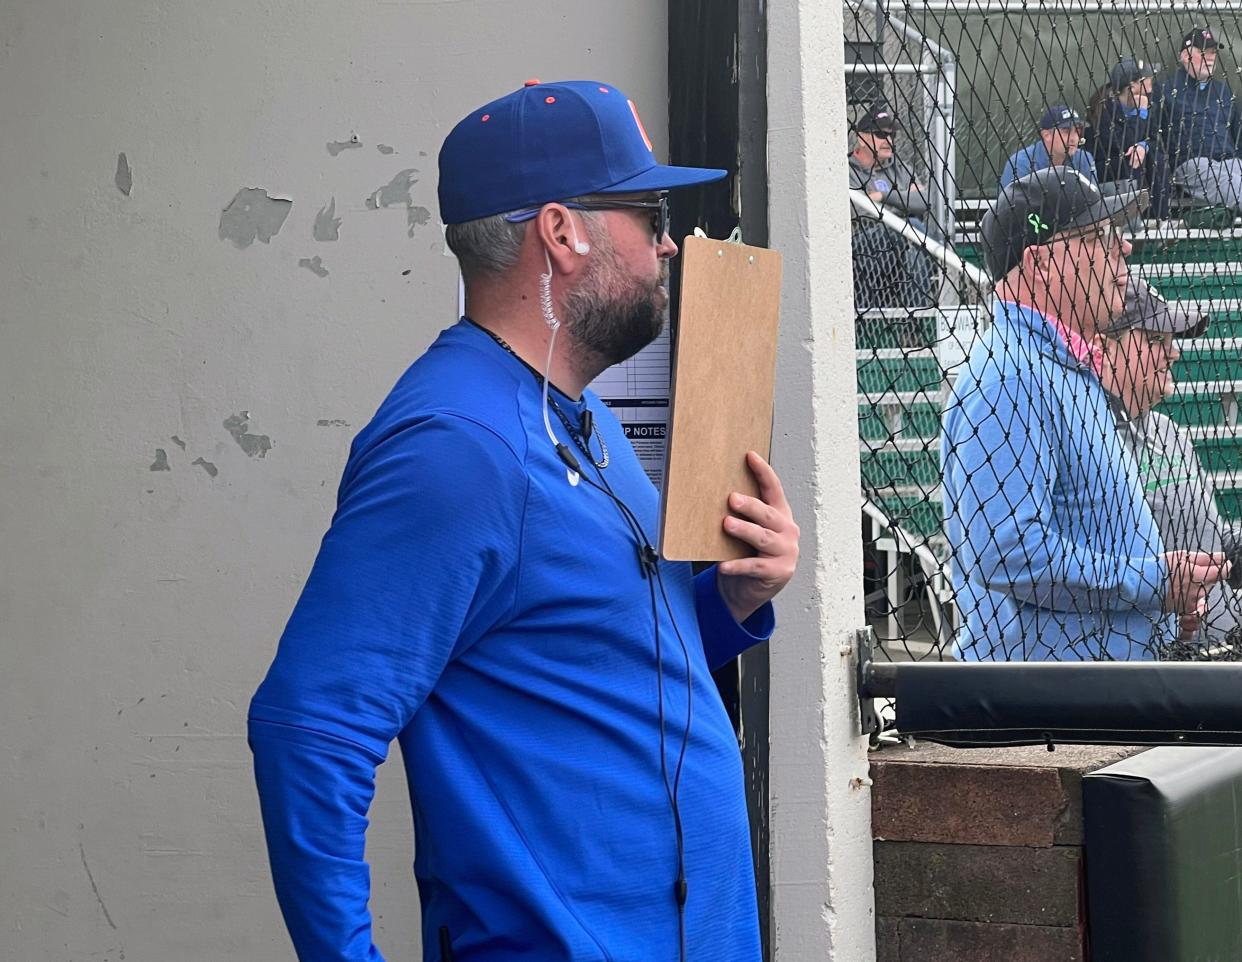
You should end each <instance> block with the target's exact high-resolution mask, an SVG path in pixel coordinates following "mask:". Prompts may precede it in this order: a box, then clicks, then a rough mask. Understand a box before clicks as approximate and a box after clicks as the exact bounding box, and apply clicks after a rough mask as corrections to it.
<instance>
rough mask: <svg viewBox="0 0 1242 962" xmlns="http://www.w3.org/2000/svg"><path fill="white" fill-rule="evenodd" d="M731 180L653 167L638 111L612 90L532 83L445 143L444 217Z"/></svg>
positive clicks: (451, 219) (590, 83)
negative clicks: (587, 196)
mask: <svg viewBox="0 0 1242 962" xmlns="http://www.w3.org/2000/svg"><path fill="white" fill-rule="evenodd" d="M726 173H728V171H724V170H716V169H712V168H707V167H671V166H668V165H667V164H657V163H656V159H655V155H654V154H653V153H652V152H651V139H650V138H649V137H648V136H647V131H646V130H645V129H644V128H643V122H642V120H640V119H639V116H638V108H637V107H635V106H634V102H633V101H632V100H630V99H629V97H627V96H626V95H625V94H624V93H622V92H621V91H620V90H618V89H617V88H616V87H614V86H612V85H611V84H606V83H598V82H596V81H594V80H568V81H564V82H561V83H546V84H545V83H541V82H540V81H538V80H528V81H527V82H526V84H525V86H523V87H522V88H521V89H520V90H515V91H514V92H513V93H511V94H507V95H506V96H504V97H501V98H500V99H499V100H493V101H492V102H491V103H490V104H486V105H484V106H482V107H480V108H479V109H478V110H475V111H472V112H471V113H470V114H469V115H468V116H467V117H466V118H465V119H464V120H462V121H461V122H460V123H458V124H457V126H456V127H454V128H453V129H452V131H450V133H449V135H448V136H447V137H446V138H445V139H444V145H443V146H442V147H441V148H440V188H439V194H440V219H441V220H442V221H443V222H444V223H446V224H461V223H464V222H465V221H470V220H478V219H479V218H480V217H490V216H492V215H493V214H503V213H508V212H509V211H513V210H521V209H523V208H526V207H536V206H538V205H540V204H549V203H552V202H553V201H558V200H565V199H567V198H570V197H581V196H583V195H585V194H629V193H636V192H639V191H654V190H672V189H674V188H677V187H690V186H692V185H694V184H707V183H710V182H711V181H714V180H719V179H720V178H721V177H724V176H725V174H726Z"/></svg>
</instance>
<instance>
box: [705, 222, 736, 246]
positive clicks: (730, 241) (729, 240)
mask: <svg viewBox="0 0 1242 962" xmlns="http://www.w3.org/2000/svg"><path fill="white" fill-rule="evenodd" d="M694 236H695V237H704V238H707V239H708V240H711V238H710V237H707V235H706V234H705V233H704V232H703V228H702V227H696V228H695V229H694ZM717 243H721V244H740V243H742V225H741V224H738V225H737V226H736V227H735V228H733V230H732V231H731V232H730V233H729V236H728V237H726V238H725V239H724V240H723V241H718V242H717Z"/></svg>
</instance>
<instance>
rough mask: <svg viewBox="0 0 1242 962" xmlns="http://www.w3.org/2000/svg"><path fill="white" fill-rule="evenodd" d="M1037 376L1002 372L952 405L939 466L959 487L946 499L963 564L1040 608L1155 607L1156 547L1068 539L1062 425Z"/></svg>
mask: <svg viewBox="0 0 1242 962" xmlns="http://www.w3.org/2000/svg"><path fill="white" fill-rule="evenodd" d="M1028 379H1029V380H1028ZM1037 380H1038V374H1037V372H1028V373H1026V374H1024V375H1023V376H1021V377H1011V378H1007V379H1005V380H1002V381H1000V382H999V384H996V385H992V386H991V387H993V388H995V390H992V389H989V390H988V391H987V392H986V395H987V396H985V392H984V391H982V390H980V389H978V388H977V387H976V388H975V389H973V390H972V391H970V392H969V393H968V394H966V395H965V396H964V397H963V398H962V399H961V400H960V401H959V402H958V403H959V409H958V410H957V411H956V412H951V416H952V418H953V421H954V424H955V426H954V427H953V428H952V429H951V430H950V431H946V432H945V435H944V438H943V441H942V444H943V448H944V470H945V474H946V476H949V475H950V474H952V476H953V481H954V488H955V489H956V490H957V491H959V492H960V494H959V495H958V499H957V503H956V504H954V505H951V506H950V507H951V510H952V512H953V513H954V514H956V516H957V519H958V521H959V523H960V526H961V528H962V537H963V542H964V543H963V544H962V546H961V550H960V551H959V558H958V561H959V563H960V564H961V565H962V570H963V573H964V574H965V575H966V576H967V577H968V578H969V579H970V580H971V581H972V582H974V583H976V584H978V585H981V586H982V587H985V588H987V589H989V590H993V591H998V592H1004V593H1006V594H1009V595H1012V596H1013V597H1014V598H1015V599H1016V600H1017V601H1018V602H1020V603H1023V604H1028V605H1033V606H1036V607H1040V608H1048V609H1053V610H1058V611H1069V612H1085V611H1088V610H1091V611H1098V610H1112V611H1126V610H1133V609H1135V608H1138V609H1142V610H1147V611H1152V612H1156V611H1159V610H1160V609H1161V607H1162V605H1163V601H1164V584H1165V581H1166V572H1165V569H1164V562H1163V559H1162V558H1161V557H1160V553H1161V546H1158V545H1157V546H1153V550H1152V553H1151V555H1146V556H1140V557H1124V556H1117V555H1112V554H1107V553H1104V552H1100V551H1093V550H1092V549H1091V548H1090V547H1089V545H1088V544H1084V543H1083V540H1087V541H1088V542H1089V540H1090V539H1078V540H1075V539H1070V538H1067V537H1065V535H1064V534H1063V533H1062V531H1061V528H1060V527H1059V526H1058V524H1057V523H1056V522H1055V521H1054V519H1053V517H1052V507H1051V506H1052V504H1053V492H1054V489H1055V487H1056V484H1057V479H1058V473H1057V460H1058V458H1057V453H1058V450H1057V446H1058V445H1059V444H1062V443H1064V440H1063V437H1062V436H1061V435H1062V434H1063V428H1058V426H1057V424H1056V413H1055V412H1054V411H1053V410H1051V405H1049V404H1046V403H1044V402H1043V400H1042V398H1041V393H1042V392H1041V390H1040V388H1044V389H1045V390H1046V387H1045V386H1044V385H1042V384H1039V385H1036V384H1034V383H1033V382H1035V381H1037ZM1077 427H1078V429H1080V430H1084V431H1085V430H1086V428H1085V427H1084V426H1082V425H1078V426H1077ZM1108 469H1109V468H1108V466H1107V465H1103V466H1101V470H1108ZM1125 509H1126V506H1124V505H1118V506H1116V512H1118V513H1122V514H1124V511H1125ZM955 547H956V546H955Z"/></svg>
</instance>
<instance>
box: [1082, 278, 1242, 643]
mask: <svg viewBox="0 0 1242 962" xmlns="http://www.w3.org/2000/svg"><path fill="white" fill-rule="evenodd" d="M1208 323H1209V319H1208V318H1207V317H1206V316H1204V315H1202V314H1200V313H1199V312H1197V311H1189V310H1186V309H1185V308H1183V307H1181V306H1179V305H1176V304H1170V303H1169V302H1168V301H1166V300H1165V299H1164V298H1163V297H1161V296H1160V294H1159V293H1157V292H1156V290H1155V289H1154V288H1152V287H1151V285H1149V284H1148V283H1147V282H1146V281H1143V280H1142V279H1140V278H1137V277H1131V278H1130V279H1129V282H1128V284H1127V286H1126V306H1125V310H1124V311H1123V312H1122V314H1121V316H1120V317H1119V318H1118V319H1117V320H1116V321H1114V322H1113V323H1111V324H1110V325H1108V326H1107V327H1106V328H1105V330H1104V331H1103V332H1102V336H1101V337H1100V339H1099V347H1100V360H1101V362H1102V363H1101V365H1100V380H1101V383H1103V385H1104V389H1105V390H1106V391H1107V392H1108V394H1109V406H1110V408H1111V409H1112V413H1113V417H1114V419H1115V420H1116V423H1117V431H1118V432H1119V433H1120V435H1121V439H1122V441H1123V442H1124V443H1125V445H1126V447H1127V448H1128V449H1129V451H1130V453H1131V454H1132V455H1133V456H1134V458H1135V460H1136V461H1137V462H1138V465H1139V476H1140V478H1141V480H1142V483H1143V492H1144V494H1145V495H1146V497H1147V502H1148V504H1149V505H1151V510H1152V514H1153V515H1154V517H1155V519H1156V526H1157V528H1159V530H1160V538H1161V540H1162V541H1163V542H1164V544H1165V545H1167V546H1170V547H1181V548H1194V549H1197V550H1202V551H1207V552H1212V553H1223V554H1224V556H1225V559H1226V560H1227V561H1228V563H1229V574H1228V576H1227V580H1222V581H1219V582H1217V583H1216V584H1214V585H1212V586H1211V587H1210V588H1208V589H1207V590H1206V591H1205V594H1204V597H1203V598H1202V604H1201V606H1200V607H1201V609H1202V610H1198V609H1196V610H1195V611H1194V612H1192V613H1191V614H1188V615H1185V616H1183V617H1182V618H1181V619H1180V631H1179V633H1178V639H1177V643H1176V644H1173V645H1169V646H1166V648H1165V650H1164V651H1163V653H1162V654H1163V655H1164V656H1166V657H1173V658H1183V659H1184V658H1195V659H1199V658H1206V659H1220V660H1224V659H1229V660H1237V658H1238V657H1239V654H1240V652H1238V651H1237V650H1234V649H1233V648H1232V646H1231V642H1232V641H1233V640H1234V639H1235V638H1236V634H1237V630H1238V623H1239V613H1240V609H1242V594H1239V593H1238V592H1236V591H1235V589H1236V588H1238V587H1239V586H1240V585H1242V528H1240V527H1239V526H1238V525H1235V524H1230V523H1228V522H1226V521H1224V520H1222V518H1221V517H1220V513H1219V512H1218V511H1217V509H1216V499H1215V494H1216V489H1215V485H1214V484H1213V483H1212V477H1211V475H1209V474H1207V473H1205V472H1204V471H1203V469H1202V468H1201V467H1200V466H1199V459H1198V458H1197V457H1196V455H1195V450H1194V444H1193V442H1192V440H1191V437H1190V434H1189V433H1188V432H1187V430H1186V429H1185V428H1184V427H1181V426H1180V425H1179V424H1177V422H1175V421H1173V420H1172V419H1171V418H1168V417H1166V416H1165V415H1163V414H1161V413H1160V412H1159V411H1156V410H1153V408H1155V407H1156V406H1157V405H1158V404H1159V403H1160V402H1161V401H1163V400H1164V399H1165V398H1166V397H1170V396H1171V395H1172V394H1173V386H1174V382H1173V365H1174V363H1175V362H1176V361H1177V359H1178V357H1180V356H1181V351H1180V349H1179V348H1178V342H1179V341H1180V340H1183V339H1185V338H1192V337H1198V336H1200V335H1201V334H1203V333H1204V332H1205V331H1206V330H1207V329H1208Z"/></svg>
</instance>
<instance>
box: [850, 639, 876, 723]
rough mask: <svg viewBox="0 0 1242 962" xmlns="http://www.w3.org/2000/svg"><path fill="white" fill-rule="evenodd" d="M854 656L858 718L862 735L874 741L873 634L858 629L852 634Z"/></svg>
mask: <svg viewBox="0 0 1242 962" xmlns="http://www.w3.org/2000/svg"><path fill="white" fill-rule="evenodd" d="M854 655H855V657H856V658H857V659H858V660H857V662H856V663H855V668H854V670H855V672H856V682H857V685H858V717H859V726H860V728H861V730H862V734H864V735H866V736H867V737H868V738H870V739H872V740H875V739H876V738H878V737H879V735H880V713H879V712H877V711H876V710H875V700H874V696H873V694H872V691H873V687H874V685H873V678H872V675H873V674H874V670H875V632H874V631H873V630H872V629H871V628H870V627H867V628H859V629H857V630H855V632H854Z"/></svg>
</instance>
